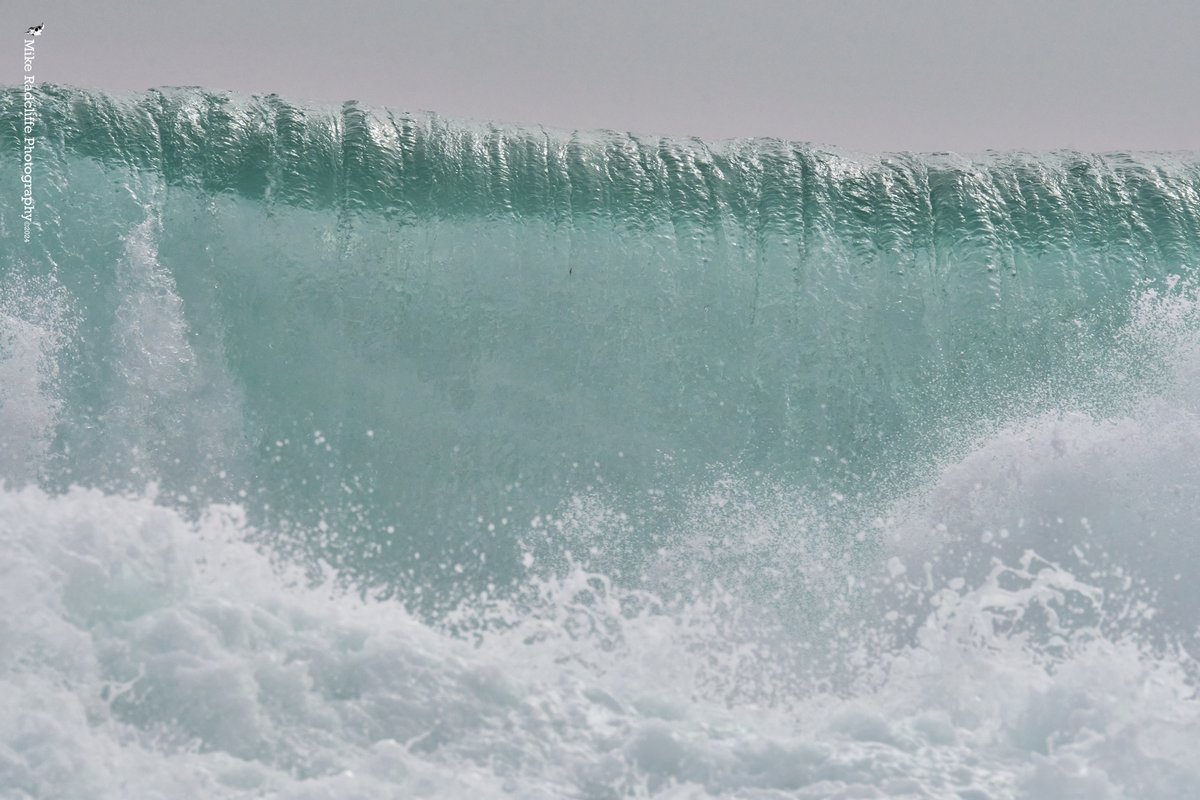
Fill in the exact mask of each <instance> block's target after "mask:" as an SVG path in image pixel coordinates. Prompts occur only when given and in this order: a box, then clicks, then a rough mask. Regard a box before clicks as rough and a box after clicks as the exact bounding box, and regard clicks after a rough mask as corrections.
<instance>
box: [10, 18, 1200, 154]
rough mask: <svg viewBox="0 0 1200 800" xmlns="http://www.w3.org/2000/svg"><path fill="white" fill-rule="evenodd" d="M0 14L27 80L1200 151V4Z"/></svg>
mask: <svg viewBox="0 0 1200 800" xmlns="http://www.w3.org/2000/svg"><path fill="white" fill-rule="evenodd" d="M0 2H2V3H3V4H4V6H5V7H6V8H5V12H4V15H3V16H4V24H5V26H6V27H10V28H11V29H12V37H11V38H10V39H9V40H10V41H11V42H12V44H11V47H12V50H11V52H10V55H11V57H9V58H5V59H3V60H0V63H7V64H9V65H10V66H9V67H8V69H9V70H11V74H10V76H0V80H2V81H3V82H4V83H6V84H9V85H12V84H16V83H18V82H19V80H20V72H19V70H20V41H19V38H20V36H21V33H23V30H24V28H25V27H26V26H27V25H30V24H34V23H37V22H45V23H46V28H45V33H44V35H43V36H42V37H41V38H40V39H39V40H38V47H37V59H36V70H35V74H36V75H37V78H38V81H39V82H55V83H69V84H74V85H79V86H87V87H95V88H102V89H108V90H130V89H146V88H149V87H154V86H166V85H202V86H206V87H210V88H220V89H232V90H236V91H241V92H249V93H267V92H277V93H278V94H280V95H283V96H284V97H286V98H288V99H296V100H308V101H318V102H340V101H343V100H348V99H356V100H360V101H362V102H365V103H368V104H371V105H386V106H390V107H393V108H397V109H400V110H408V111H419V110H430V111H437V112H439V113H441V114H443V115H445V116H449V117H459V118H471V119H478V120H499V121H505V122H517V123H525V124H543V125H546V126H550V127H556V128H611V129H616V130H621V131H634V132H637V133H650V134H673V135H694V136H702V137H705V138H724V137H731V136H775V137H781V138H788V139H796V140H801V141H811V142H817V143H823V144H834V145H840V146H842V147H844V148H847V149H852V150H853V149H857V150H902V149H903V150H908V149H915V150H967V151H978V150H983V149H987V148H996V149H1015V148H1022V149H1050V148H1059V147H1074V148H1080V149H1085V150H1119V149H1143V150H1145V149H1185V150H1200V2H1198V1H1197V0H1146V2H1131V1H1130V0H1087V1H1085V0H991V2H981V1H980V0H955V1H954V2H951V1H950V0H890V1H889V0H812V1H810V2H805V1H804V0H790V1H788V0H757V1H756V0H742V1H741V2H731V1H729V0H691V1H690V2H689V1H687V0H588V2H583V1H582V0H544V1H539V0H486V1H485V0H470V1H468V0H441V2H421V1H420V0H341V1H340V2H329V0H260V1H259V2H249V1H248V0H188V2H174V1H173V0H160V1H159V2H147V1H146V0H136V1H135V0H39V2H37V3H28V2H22V3H17V2H15V0H0ZM14 9H16V12H15V13H14V11H13V10H14ZM31 14H32V15H34V16H36V19H35V18H33V17H31V16H30V15H31ZM15 17H19V18H15ZM6 38H8V37H6Z"/></svg>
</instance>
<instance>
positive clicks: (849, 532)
mask: <svg viewBox="0 0 1200 800" xmlns="http://www.w3.org/2000/svg"><path fill="white" fill-rule="evenodd" d="M21 102H22V99H21V94H20V93H19V92H18V90H16V89H9V88H5V89H0V186H2V187H7V188H6V189H4V190H3V191H0V798H4V800H9V799H10V798H11V799H12V800H76V799H79V800H85V799H86V800H110V799H111V800H118V799H121V800H123V799H124V798H147V799H150V798H159V799H161V800H179V799H180V798H229V799H233V798H279V799H280V800H284V799H285V798H286V799H287V800H302V799H303V800H317V799H318V798H320V799H325V798H328V799H329V800H334V799H336V800H348V799H352V798H362V800H376V799H377V798H399V797H405V798H407V797H429V798H464V797H479V798H492V797H495V798H506V797H508V798H531V799H532V798H538V799H542V798H545V799H546V800H551V799H554V800H557V799H559V798H589V799H590V798H596V799H597V800H599V799H602V798H624V797H643V798H672V799H680V798H744V799H746V800H764V799H765V798H773V799H774V798H955V799H961V800H968V799H970V800H982V799H983V798H1081V799H1082V798H1087V799H1088V800H1092V799H1094V798H1113V799H1116V798H1130V799H1134V798H1193V797H1196V796H1200V761H1198V760H1197V758H1196V753H1197V752H1200V697H1198V696H1197V687H1198V685H1200V684H1198V681H1200V668H1198V667H1200V664H1198V663H1197V659H1196V656H1195V653H1197V647H1200V586H1198V583H1197V579H1198V578H1200V574H1198V566H1197V565H1198V564H1200V543H1198V536H1200V280H1198V279H1200V276H1197V274H1196V272H1197V268H1198V267H1200V156H1198V155H1197V154H1190V153H1178V154H1155V153H1142V154H1138V153H1134V154H1127V153H1108V154H1084V153H1077V152H1066V151H1064V152H1055V153H986V154H980V155H974V156H963V155H957V154H951V153H931V154H910V153H892V154H864V153H848V152H842V151H838V150H836V149H831V148H821V147H816V146H812V145H805V144H799V143H793V142H786V141H779V140H734V141H728V142H720V143H711V142H704V141H700V140H695V139H672V138H661V137H644V136H633V135H628V134H620V133H615V132H607V131H596V132H575V133H571V132H562V131H553V130H544V129H540V128H522V127H515V126H506V125H495V124H485V123H469V122H461V121H454V120H446V119H443V118H441V117H438V116H436V115H432V114H409V113H400V112H397V111H389V110H386V109H373V108H366V107H363V106H360V105H358V104H356V103H346V104H345V105H343V106H340V107H322V106H302V105H296V104H292V103H289V102H287V101H285V100H283V99H281V98H279V97H276V96H274V95H271V96H265V97H247V96H239V95H232V94H228V93H223V92H212V91H207V90H203V89H170V90H158V91H151V92H145V93H140V94H131V95H119V96H118V95H106V94H102V93H97V92H91V91H86V90H81V89H74V88H70V87H56V86H48V87H41V88H39V89H38V119H37V127H36V133H37V135H36V138H37V148H36V154H35V160H34V169H33V191H34V193H35V195H36V199H37V206H36V212H35V217H34V220H35V221H34V225H33V230H32V235H31V238H30V241H29V242H28V243H25V242H23V241H22V235H21V222H22V221H21V213H22V207H21V195H20V187H21V183H20V166H21V164H20V162H21V153H22V150H21V142H22V139H21V137H20V136H19V130H18V123H19V122H20V120H21V115H20V113H19V109H20V107H21Z"/></svg>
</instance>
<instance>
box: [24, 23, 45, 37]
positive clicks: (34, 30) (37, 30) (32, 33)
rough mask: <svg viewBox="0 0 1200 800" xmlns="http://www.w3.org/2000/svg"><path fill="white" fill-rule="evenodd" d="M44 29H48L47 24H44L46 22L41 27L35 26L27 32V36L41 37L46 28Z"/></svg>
mask: <svg viewBox="0 0 1200 800" xmlns="http://www.w3.org/2000/svg"><path fill="white" fill-rule="evenodd" d="M44 27H46V23H44V22H43V23H42V24H41V25H34V26H33V27H32V28H30V29H29V30H27V31H25V35H26V36H41V35H42V28H44Z"/></svg>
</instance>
